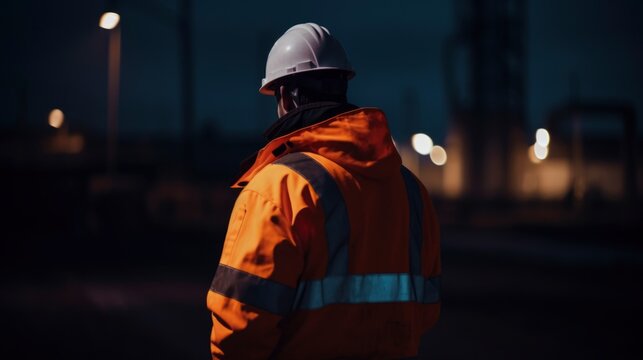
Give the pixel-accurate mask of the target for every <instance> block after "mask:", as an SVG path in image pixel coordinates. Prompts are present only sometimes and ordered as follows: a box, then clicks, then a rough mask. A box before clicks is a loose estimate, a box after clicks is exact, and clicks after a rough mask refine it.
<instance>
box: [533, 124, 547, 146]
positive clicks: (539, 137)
mask: <svg viewBox="0 0 643 360" xmlns="http://www.w3.org/2000/svg"><path fill="white" fill-rule="evenodd" d="M536 143H538V144H539V145H540V146H543V147H547V146H549V131H547V130H546V129H543V128H540V129H538V130H536Z"/></svg>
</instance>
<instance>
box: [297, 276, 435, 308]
mask: <svg viewBox="0 0 643 360" xmlns="http://www.w3.org/2000/svg"><path fill="white" fill-rule="evenodd" d="M296 297H297V298H298V300H297V301H296V302H295V306H296V307H297V309H300V310H314V309H319V308H322V307H324V306H327V305H333V304H365V303H366V304H368V303H390V302H417V303H421V304H432V303H437V302H439V301H440V277H437V276H436V277H432V278H424V277H422V276H421V275H410V274H407V273H403V274H368V275H348V276H327V277H325V278H323V279H320V280H311V281H302V282H300V283H299V286H298V288H297V296H296ZM295 310H296V309H295Z"/></svg>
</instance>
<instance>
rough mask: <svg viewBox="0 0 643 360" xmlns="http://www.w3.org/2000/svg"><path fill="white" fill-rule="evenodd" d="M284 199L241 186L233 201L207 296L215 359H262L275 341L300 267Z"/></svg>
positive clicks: (282, 196)
mask: <svg viewBox="0 0 643 360" xmlns="http://www.w3.org/2000/svg"><path fill="white" fill-rule="evenodd" d="M275 197H276V198H277V201H278V202H279V203H277V202H275V201H274V200H273V198H275ZM284 197H287V194H286V195H284V194H264V193H262V192H260V191H256V190H254V189H252V188H246V189H245V190H244V191H242V192H241V194H240V195H239V197H238V199H237V201H236V203H235V206H234V209H233V211H232V215H231V218H230V223H229V225H228V231H227V234H226V238H225V242H224V245H223V251H222V253H221V259H220V263H219V266H218V268H217V271H216V274H215V276H214V279H213V281H212V284H211V286H210V291H208V297H207V304H208V308H209V310H210V311H211V312H212V333H211V341H210V345H211V346H210V347H211V352H212V357H213V358H215V359H266V358H268V357H269V356H270V354H271V353H272V352H273V351H274V349H275V347H276V345H277V343H278V341H279V338H280V335H281V332H280V328H279V323H280V321H281V320H282V319H283V317H284V316H286V315H287V314H288V313H289V311H290V308H291V306H292V302H293V300H294V297H295V289H296V286H297V281H298V278H299V276H300V274H301V272H302V269H303V254H302V250H301V248H300V247H299V246H298V245H297V243H296V241H295V236H294V234H293V230H292V229H293V227H292V225H291V224H292V223H293V222H292V219H291V218H292V216H291V215H290V214H291V213H292V212H291V211H289V210H290V209H285V211H284V209H283V208H282V206H280V205H281V202H282V201H283V198H284ZM289 215H290V216H289Z"/></svg>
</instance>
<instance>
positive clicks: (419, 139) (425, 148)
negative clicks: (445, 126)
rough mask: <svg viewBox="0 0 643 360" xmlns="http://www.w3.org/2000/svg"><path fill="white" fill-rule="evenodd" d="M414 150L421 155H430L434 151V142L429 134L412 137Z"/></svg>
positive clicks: (418, 134)
mask: <svg viewBox="0 0 643 360" xmlns="http://www.w3.org/2000/svg"><path fill="white" fill-rule="evenodd" d="M411 145H413V149H414V150H415V151H416V152H417V153H418V154H420V155H428V154H430V153H431V150H433V140H432V139H431V138H430V137H429V135H427V134H423V133H417V134H415V135H413V136H412V137H411Z"/></svg>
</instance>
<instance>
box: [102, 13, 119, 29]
mask: <svg viewBox="0 0 643 360" xmlns="http://www.w3.org/2000/svg"><path fill="white" fill-rule="evenodd" d="M120 21H121V16H120V15H118V14H117V13H115V12H111V11H108V12H106V13H104V14H103V16H101V17H100V20H99V21H98V26H100V27H102V28H103V29H105V30H112V29H113V28H115V27H116V26H117V25H118V23H119V22H120Z"/></svg>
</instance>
